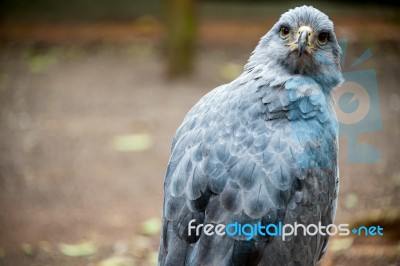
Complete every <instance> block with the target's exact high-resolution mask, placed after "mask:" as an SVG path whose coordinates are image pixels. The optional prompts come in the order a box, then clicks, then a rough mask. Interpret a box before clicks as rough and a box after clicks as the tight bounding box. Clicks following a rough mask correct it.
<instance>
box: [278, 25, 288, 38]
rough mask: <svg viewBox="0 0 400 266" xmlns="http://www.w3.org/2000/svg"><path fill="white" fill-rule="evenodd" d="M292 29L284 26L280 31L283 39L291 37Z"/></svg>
mask: <svg viewBox="0 0 400 266" xmlns="http://www.w3.org/2000/svg"><path fill="white" fill-rule="evenodd" d="M289 33H290V29H289V28H288V27H285V26H282V27H281V28H280V29H279V35H280V36H281V38H282V39H286V38H287V37H288V36H289Z"/></svg>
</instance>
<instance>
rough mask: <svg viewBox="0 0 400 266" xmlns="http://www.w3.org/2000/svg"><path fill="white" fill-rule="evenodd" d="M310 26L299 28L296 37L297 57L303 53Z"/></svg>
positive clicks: (309, 33) (306, 44)
mask: <svg viewBox="0 0 400 266" xmlns="http://www.w3.org/2000/svg"><path fill="white" fill-rule="evenodd" d="M311 32H312V30H311V28H310V27H308V26H302V27H300V28H299V31H298V37H297V45H298V55H299V57H300V56H301V55H302V54H303V52H304V50H305V48H306V46H308V45H309V43H308V37H309V36H310V35H311Z"/></svg>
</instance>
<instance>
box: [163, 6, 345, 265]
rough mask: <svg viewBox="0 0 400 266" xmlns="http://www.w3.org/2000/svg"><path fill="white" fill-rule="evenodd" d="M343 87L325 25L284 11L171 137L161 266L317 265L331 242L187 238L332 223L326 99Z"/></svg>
mask: <svg viewBox="0 0 400 266" xmlns="http://www.w3.org/2000/svg"><path fill="white" fill-rule="evenodd" d="M301 26H308V27H306V28H301ZM310 29H311V31H310ZM307 30H308V31H307ZM303 31H304V32H303ZM287 32H289V33H288V34H286V33H287ZM307 33H309V35H307ZM321 33H326V34H327V38H326V39H325V37H326V36H325V35H321ZM341 82H342V75H341V73H340V48H339V46H338V43H337V40H336V37H335V33H334V29H333V23H332V22H331V21H330V20H329V18H328V17H327V16H326V15H325V14H323V13H322V12H320V11H318V10H317V9H315V8H313V7H308V6H302V7H298V8H295V9H292V10H289V11H288V12H286V13H284V14H283V15H282V16H281V18H280V20H279V21H278V22H277V23H276V24H275V25H274V26H273V27H272V29H271V30H270V31H269V32H268V33H267V34H266V35H265V36H264V37H262V38H261V40H260V42H259V44H258V46H257V47H256V49H255V50H254V52H253V53H252V55H251V57H250V59H249V62H248V63H247V65H246V66H245V69H244V72H243V74H242V75H241V76H239V77H238V78H237V79H236V80H234V81H232V82H231V83H229V84H226V85H223V86H220V87H218V88H216V89H214V90H213V91H211V92H210V93H208V94H207V95H206V96H204V97H203V98H202V99H201V100H200V101H199V102H198V103H197V104H196V105H195V106H194V107H193V108H192V110H191V111H190V112H189V113H188V114H187V116H186V117H185V119H184V121H183V123H182V125H181V126H180V128H179V129H178V131H177V133H176V136H175V138H174V140H173V144H172V155H171V158H170V162H169V164H168V168H167V173H166V176H165V183H164V193H165V198H164V207H163V228H162V234H161V243H160V250H159V265H173V266H178V265H315V264H316V262H317V261H318V260H319V259H320V258H321V256H322V255H323V254H324V253H325V249H326V245H327V241H328V236H323V235H320V234H317V235H315V236H304V235H302V234H299V235H298V236H290V237H288V238H287V239H286V240H285V241H282V239H281V238H280V237H263V236H255V237H253V238H252V239H251V240H249V241H247V240H246V239H245V238H246V237H245V236H229V235H227V234H225V235H224V236H219V235H216V234H214V235H213V236H207V235H205V234H204V233H202V234H200V236H195V235H194V234H192V235H190V236H189V234H188V223H189V221H190V220H192V219H196V223H195V224H194V225H196V224H209V223H211V224H219V223H221V224H225V225H227V224H230V223H234V222H236V221H237V222H239V223H242V224H244V223H250V224H256V223H258V222H261V223H262V224H263V225H267V224H271V223H274V224H276V223H278V222H282V223H283V224H294V222H298V223H301V224H305V225H308V224H318V223H319V222H321V223H322V225H327V224H331V223H333V220H334V215H335V209H336V199H337V193H338V183H339V174H338V167H337V151H338V143H337V136H338V124H337V121H336V117H335V114H334V111H333V108H332V103H331V100H330V93H331V91H332V90H333V88H334V87H335V86H337V85H339V84H340V83H341Z"/></svg>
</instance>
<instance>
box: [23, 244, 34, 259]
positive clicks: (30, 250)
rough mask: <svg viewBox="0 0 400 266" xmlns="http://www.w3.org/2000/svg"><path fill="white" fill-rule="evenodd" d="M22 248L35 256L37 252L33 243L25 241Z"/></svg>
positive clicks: (26, 252) (27, 253)
mask: <svg viewBox="0 0 400 266" xmlns="http://www.w3.org/2000/svg"><path fill="white" fill-rule="evenodd" d="M21 248H22V251H23V252H24V253H25V254H26V255H28V256H33V255H34V253H35V251H34V248H33V246H32V245H31V244H28V243H23V244H22V246H21Z"/></svg>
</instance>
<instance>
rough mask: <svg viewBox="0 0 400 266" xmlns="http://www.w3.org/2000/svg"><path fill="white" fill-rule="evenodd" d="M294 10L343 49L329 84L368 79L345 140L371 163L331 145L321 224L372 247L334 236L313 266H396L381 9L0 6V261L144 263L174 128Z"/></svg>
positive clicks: (282, 4) (396, 132) (388, 66)
mask: <svg viewBox="0 0 400 266" xmlns="http://www.w3.org/2000/svg"><path fill="white" fill-rule="evenodd" d="M303 4H311V5H313V6H315V7H317V8H319V9H320V10H322V11H323V12H325V13H327V14H328V15H329V16H330V18H331V19H332V20H333V21H334V23H335V27H336V33H337V36H338V39H347V40H348V46H347V49H346V50H347V53H346V58H345V62H344V68H343V70H344V72H350V71H362V70H366V69H373V70H374V71H376V75H377V83H378V92H379V95H378V96H379V99H378V101H379V103H380V115H381V121H382V128H381V130H379V131H377V132H366V133H364V134H360V135H358V136H357V137H358V139H357V141H358V142H359V143H363V144H368V145H370V146H373V147H375V148H376V149H378V150H379V151H380V156H381V159H380V160H379V161H378V162H377V163H350V162H349V158H348V157H347V155H348V148H349V149H351V147H348V145H347V139H346V136H343V137H341V138H340V143H341V150H340V168H341V188H340V195H339V197H340V199H339V206H338V212H337V220H336V223H349V224H351V225H368V224H379V225H381V226H383V227H384V233H385V235H384V237H358V236H356V237H347V238H343V237H338V238H334V239H333V241H331V242H330V247H329V252H328V256H327V258H326V259H325V260H324V261H323V263H322V265H363V266H366V265H400V255H399V254H400V242H399V239H400V238H399V236H400V233H399V230H400V229H399V228H400V223H399V221H400V219H399V203H400V162H399V158H400V149H399V137H400V123H399V117H400V116H399V113H400V92H399V85H398V84H399V83H400V76H399V70H400V68H399V67H400V31H399V29H400V10H399V9H398V8H397V7H396V1H388V0H384V1H382V0H381V1H379V2H376V1H338V2H334V1H329V2H328V1H318V2H317V1H315V2H310V1H306V2H301V3H300V2H295V1H279V2H276V1H261V0H259V1H250V0H248V1H245V0H242V1H239V0H237V1H223V0H220V1H217V0H214V1H194V0H167V1H159V0H147V1H139V0H133V1H132V0H130V1H128V0H113V1H106V0H96V1H95V0H81V1H78V0H71V1H50V0H35V1H26V0H2V1H1V2H0V210H1V211H0V265H103V266H104V265H106V266H113V265H155V264H156V263H155V262H156V259H157V250H158V241H159V227H160V216H161V208H162V199H163V191H162V190H163V176H164V172H165V168H166V165H167V162H168V158H169V152H170V145H171V140H172V137H173V135H174V133H175V130H176V129H177V128H178V126H179V125H180V123H181V121H182V119H183V118H184V116H185V114H186V113H187V111H188V110H189V109H190V107H191V106H193V105H194V104H195V103H196V102H197V101H198V100H199V99H200V98H201V97H202V96H203V95H204V94H206V93H207V92H208V91H210V90H211V89H213V88H215V87H216V86H219V85H221V84H223V83H227V82H229V81H231V80H233V79H234V78H236V77H237V76H238V75H239V74H240V73H241V72H242V69H243V66H244V64H245V63H246V61H247V59H248V57H249V55H250V53H251V52H252V50H253V49H254V47H255V46H256V44H257V42H258V40H259V38H260V37H261V36H263V35H264V34H265V33H266V32H267V31H268V30H269V29H270V27H271V26H272V25H273V24H274V23H275V22H276V21H277V20H278V18H279V16H280V14H282V13H283V12H285V11H287V10H288V9H289V8H293V7H295V6H299V5H303ZM368 49H370V51H371V52H372V57H369V58H367V59H366V60H365V61H364V62H362V63H361V64H358V65H357V64H356V66H354V65H353V64H354V63H355V62H356V61H357V59H358V58H359V57H360V56H361V55H362V54H363V53H364V52H365V51H367V50H368ZM360 156H362V154H360Z"/></svg>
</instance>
